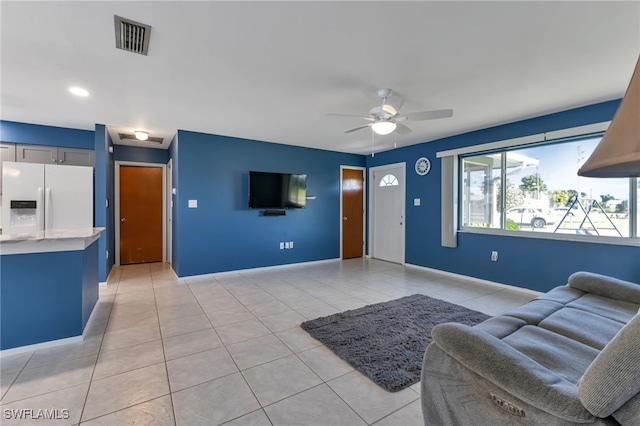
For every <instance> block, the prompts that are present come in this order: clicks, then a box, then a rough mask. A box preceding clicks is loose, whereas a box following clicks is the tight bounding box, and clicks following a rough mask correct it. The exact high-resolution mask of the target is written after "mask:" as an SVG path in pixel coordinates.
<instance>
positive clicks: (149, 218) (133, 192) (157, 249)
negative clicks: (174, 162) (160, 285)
mask: <svg viewBox="0 0 640 426" xmlns="http://www.w3.org/2000/svg"><path fill="white" fill-rule="evenodd" d="M146 262H162V168H161V167H139V166H120V264H121V265H128V264H132V263H146Z"/></svg>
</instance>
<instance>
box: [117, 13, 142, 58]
mask: <svg viewBox="0 0 640 426" xmlns="http://www.w3.org/2000/svg"><path fill="white" fill-rule="evenodd" d="M113 18H114V20H115V26H116V47H117V48H118V49H122V50H126V51H128V52H133V53H139V54H141V55H146V54H147V51H148V50H149V36H150V35H151V27H150V26H149V25H145V24H141V23H140V22H136V21H132V20H130V19H125V18H122V17H120V16H118V15H114V16H113Z"/></svg>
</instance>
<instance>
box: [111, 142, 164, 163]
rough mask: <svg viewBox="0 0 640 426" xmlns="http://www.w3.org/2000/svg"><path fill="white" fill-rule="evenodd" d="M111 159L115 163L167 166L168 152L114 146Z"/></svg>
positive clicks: (155, 149)
mask: <svg viewBox="0 0 640 426" xmlns="http://www.w3.org/2000/svg"><path fill="white" fill-rule="evenodd" d="M113 159H114V160H115V161H137V162H140V163H158V164H167V161H169V151H168V150H166V149H157V148H144V147H138V146H128V145H116V146H114V148H113Z"/></svg>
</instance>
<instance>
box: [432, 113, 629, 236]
mask: <svg viewBox="0 0 640 426" xmlns="http://www.w3.org/2000/svg"><path fill="white" fill-rule="evenodd" d="M610 123H611V121H604V122H601V123H595V124H589V125H586V126H578V127H572V128H568V129H562V130H556V131H552V132H546V133H539V134H535V135H530V136H524V137H520V138H515V139H507V140H502V141H496V142H490V143H485V144H481V145H474V146H468V147H463V148H457V149H451V150H447V151H440V152H437V153H436V157H437V158H440V159H441V161H442V183H441V184H442V200H441V201H442V205H441V209H442V228H441V235H442V246H443V247H457V233H458V232H467V233H473V234H487V235H503V236H509V237H523V238H537V239H546V240H562V241H577V242H587V243H599V244H614V245H623V246H639V247H640V238H639V237H638V236H637V235H638V233H637V230H638V227H639V226H640V224H638V212H637V208H638V207H637V205H638V198H637V197H638V190H637V184H638V178H630V182H631V183H630V184H629V221H630V223H629V226H630V235H631V236H629V235H627V236H623V237H610V236H592V235H573V234H554V233H548V232H539V233H538V232H522V231H509V230H506V229H495V228H493V229H492V228H480V227H470V226H458V220H459V215H460V210H459V204H458V203H459V199H458V197H459V195H458V193H459V188H460V174H459V162H460V156H461V155H465V156H466V155H467V154H476V153H477V154H479V153H483V152H487V151H498V150H503V149H507V148H514V147H518V148H526V147H527V146H530V145H533V144H539V143H541V142H542V143H544V142H549V141H554V140H560V139H566V138H571V137H588V136H590V135H593V136H598V135H601V134H603V133H604V132H605V131H606V130H607V128H608V127H609V124H610Z"/></svg>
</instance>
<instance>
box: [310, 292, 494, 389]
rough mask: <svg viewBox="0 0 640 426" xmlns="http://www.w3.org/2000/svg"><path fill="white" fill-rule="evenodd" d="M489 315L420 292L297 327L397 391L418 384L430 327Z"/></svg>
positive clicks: (471, 322)
mask: <svg viewBox="0 0 640 426" xmlns="http://www.w3.org/2000/svg"><path fill="white" fill-rule="evenodd" d="M488 318H489V316H487V315H485V314H483V313H481V312H477V311H472V310H471V309H467V308H465V307H463V306H460V305H454V304H453V303H449V302H445V301H442V300H439V299H434V298H431V297H428V296H424V295H421V294H414V295H412V296H406V297H402V298H400V299H396V300H391V301H389V302H383V303H376V304H375V305H368V306H365V307H363V308H359V309H354V310H351V311H346V312H341V313H338V314H335V315H330V316H328V317H321V318H317V319H314V320H311V321H306V322H303V323H302V324H301V327H302V328H303V329H304V330H305V331H306V332H307V333H309V334H310V335H311V336H312V337H314V338H315V339H317V340H319V341H321V342H322V343H324V345H325V346H326V347H328V348H329V349H331V350H332V351H333V352H334V353H335V354H336V355H338V356H339V357H340V358H342V359H343V360H345V361H347V362H348V363H349V364H351V366H352V367H353V368H355V369H356V370H358V371H359V372H361V373H362V374H364V375H365V376H367V377H368V378H370V379H371V380H373V381H374V382H375V383H376V384H377V385H379V386H380V387H382V388H384V389H386V390H388V391H390V392H397V391H399V390H402V389H404V388H406V387H408V386H411V385H412V384H414V383H417V382H419V381H420V370H421V368H422V356H423V355H424V351H425V350H426V349H427V345H428V344H429V343H430V342H431V329H432V328H433V327H434V326H435V325H438V324H442V323H445V322H458V323H461V324H467V325H470V326H473V325H475V324H478V323H480V322H482V321H484V320H486V319H488Z"/></svg>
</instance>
